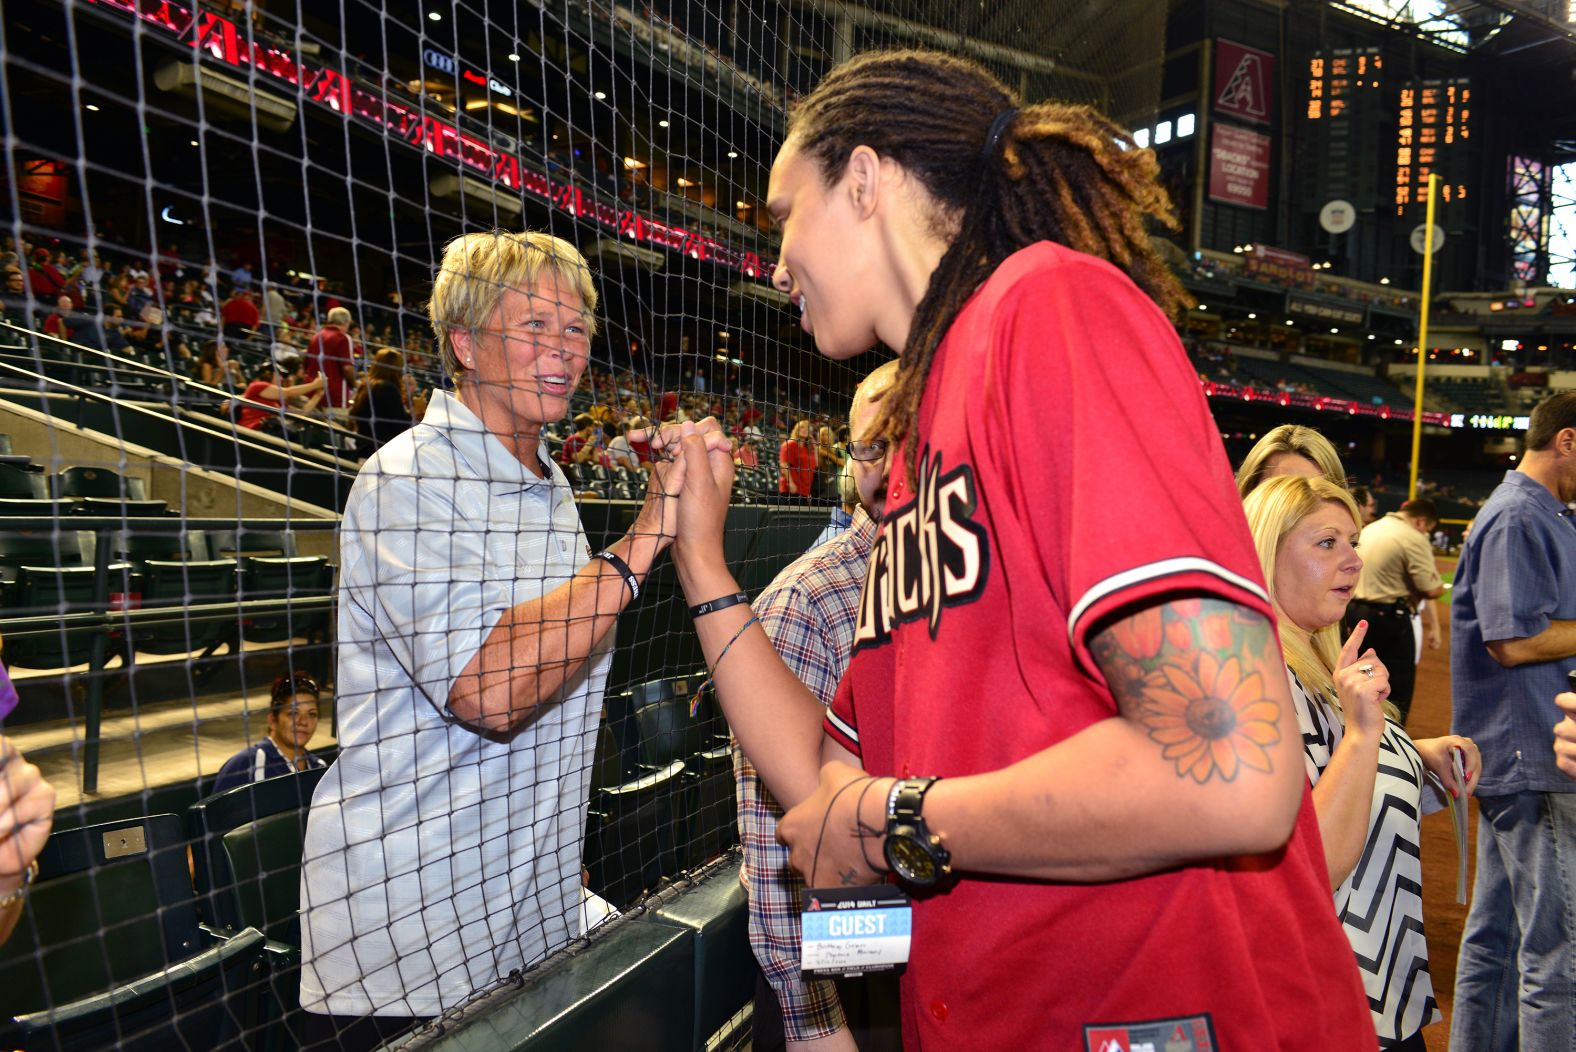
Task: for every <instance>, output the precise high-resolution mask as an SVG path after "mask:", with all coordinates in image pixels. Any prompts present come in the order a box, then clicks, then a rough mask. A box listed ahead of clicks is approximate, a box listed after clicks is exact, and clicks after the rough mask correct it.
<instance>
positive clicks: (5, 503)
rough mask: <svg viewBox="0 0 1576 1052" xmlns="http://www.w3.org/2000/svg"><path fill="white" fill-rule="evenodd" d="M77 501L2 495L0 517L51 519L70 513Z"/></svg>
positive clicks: (0, 498) (74, 508)
mask: <svg viewBox="0 0 1576 1052" xmlns="http://www.w3.org/2000/svg"><path fill="white" fill-rule="evenodd" d="M75 510H76V502H75V501H69V500H39V499H38V498H35V497H0V517H3V518H8V519H15V518H30V519H32V518H37V519H51V518H59V517H60V516H62V515H70V514H71V513H72V512H73V511H75Z"/></svg>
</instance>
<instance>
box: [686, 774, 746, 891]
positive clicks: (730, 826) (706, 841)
mask: <svg viewBox="0 0 1576 1052" xmlns="http://www.w3.org/2000/svg"><path fill="white" fill-rule="evenodd" d="M684 776H685V778H686V779H688V780H689V782H690V806H689V809H688V810H687V811H686V814H688V816H689V832H688V834H687V835H686V836H685V837H684V841H683V843H684V856H683V858H682V859H681V863H682V865H683V866H684V868H685V869H695V868H696V867H697V866H700V865H702V864H704V863H706V862H709V861H710V860H712V859H714V858H716V857H717V856H718V855H720V854H722V853H723V852H724V851H727V850H728V849H729V848H731V847H733V846H734V845H735V844H737V843H738V842H739V802H738V795H737V791H736V788H735V782H734V778H733V749H732V747H731V746H729V745H718V746H716V747H715V748H712V749H708V750H706V751H705V752H701V753H696V754H695V755H694V756H691V757H690V758H689V759H687V760H685V761H684Z"/></svg>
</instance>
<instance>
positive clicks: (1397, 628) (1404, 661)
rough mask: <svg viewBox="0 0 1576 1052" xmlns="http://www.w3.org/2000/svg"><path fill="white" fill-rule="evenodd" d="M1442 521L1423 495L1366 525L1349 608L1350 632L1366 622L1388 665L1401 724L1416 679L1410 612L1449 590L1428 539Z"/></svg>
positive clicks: (1371, 643)
mask: <svg viewBox="0 0 1576 1052" xmlns="http://www.w3.org/2000/svg"><path fill="white" fill-rule="evenodd" d="M1438 524H1439V515H1438V513H1437V512H1435V511H1434V502H1433V501H1431V500H1424V499H1421V498H1419V499H1418V500H1409V501H1407V502H1406V503H1405V504H1402V505H1401V510H1400V511H1392V512H1391V513H1390V514H1388V515H1384V516H1381V517H1380V518H1378V519H1376V520H1374V521H1373V522H1371V523H1369V524H1368V525H1367V526H1364V527H1363V537H1362V545H1363V573H1362V577H1361V578H1359V580H1358V582H1357V591H1356V593H1355V594H1354V596H1353V598H1352V603H1351V606H1350V607H1348V608H1347V613H1346V624H1347V630H1348V631H1350V630H1352V629H1354V628H1355V627H1356V625H1357V622H1358V621H1359V620H1366V621H1367V622H1368V645H1369V646H1371V647H1373V649H1374V652H1375V653H1377V654H1378V655H1379V660H1380V661H1383V662H1384V665H1385V668H1387V669H1389V670H1390V703H1391V704H1392V705H1394V706H1395V707H1396V711H1398V712H1399V713H1400V717H1399V719H1400V722H1401V725H1402V726H1403V727H1404V726H1406V717H1407V713H1408V712H1410V711H1411V708H1412V688H1413V685H1414V684H1415V683H1416V682H1417V640H1416V638H1415V636H1414V635H1413V631H1412V616H1413V614H1414V613H1415V612H1416V610H1417V605H1418V604H1419V603H1421V602H1424V601H1426V600H1429V599H1438V598H1439V597H1440V596H1441V595H1444V594H1445V582H1444V580H1443V579H1442V578H1441V577H1440V576H1439V568H1438V567H1437V566H1436V565H1435V564H1434V548H1433V545H1431V544H1430V543H1429V542H1428V535H1429V534H1430V533H1431V532H1433V529H1434V527H1435V526H1437V525H1438ZM1436 645H1438V644H1437V643H1436Z"/></svg>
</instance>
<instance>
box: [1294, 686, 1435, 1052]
mask: <svg viewBox="0 0 1576 1052" xmlns="http://www.w3.org/2000/svg"><path fill="white" fill-rule="evenodd" d="M1291 685H1292V697H1293V698H1294V699H1295V700H1296V705H1297V723H1298V725H1299V727H1300V728H1301V730H1302V750H1303V759H1304V760H1305V761H1306V763H1307V767H1308V781H1309V783H1310V784H1317V783H1318V781H1319V776H1320V775H1321V774H1323V773H1324V769H1325V767H1327V766H1328V765H1329V763H1330V756H1331V755H1332V754H1333V753H1334V752H1335V748H1336V746H1337V745H1339V744H1340V742H1341V732H1342V730H1343V726H1342V722H1341V715H1340V712H1339V711H1338V710H1337V709H1336V708H1335V707H1334V706H1333V705H1331V704H1330V703H1329V702H1328V701H1326V700H1324V699H1323V698H1319V697H1316V696H1314V695H1312V694H1310V692H1309V691H1308V690H1307V689H1306V688H1305V687H1304V686H1303V685H1302V683H1301V681H1299V680H1298V679H1297V677H1296V676H1292V677H1291ZM1426 777H1427V775H1426V773H1425V770H1424V767H1423V759H1422V757H1421V756H1419V755H1418V752H1417V747H1416V746H1414V745H1413V744H1412V739H1411V738H1409V737H1407V734H1406V731H1405V730H1403V729H1402V728H1401V726H1400V725H1399V724H1397V723H1396V722H1395V721H1393V720H1386V721H1385V729H1384V736H1383V738H1381V739H1380V742H1379V771H1378V774H1377V776H1376V777H1375V779H1374V799H1373V808H1372V809H1371V810H1370V811H1369V814H1368V838H1367V841H1366V842H1365V843H1364V845H1363V854H1362V857H1361V858H1360V859H1358V861H1357V868H1356V869H1354V870H1353V871H1352V873H1351V875H1350V876H1348V877H1347V878H1346V881H1345V882H1344V883H1343V884H1342V885H1341V886H1340V887H1339V888H1337V889H1335V911H1336V913H1337V914H1338V915H1339V916H1340V918H1341V925H1342V926H1343V927H1344V928H1345V929H1346V937H1347V938H1348V939H1350V940H1351V943H1352V949H1353V951H1355V952H1356V954H1357V966H1358V968H1359V970H1360V971H1361V972H1362V976H1363V987H1364V988H1365V989H1366V990H1367V991H1368V1005H1369V1007H1370V1008H1371V1009H1372V1010H1373V1017H1374V1029H1375V1030H1376V1031H1377V1032H1378V1034H1379V1047H1380V1048H1385V1047H1388V1046H1390V1045H1393V1044H1396V1043H1397V1042H1399V1041H1402V1040H1405V1039H1406V1038H1409V1037H1411V1036H1412V1035H1414V1034H1416V1033H1417V1032H1418V1031H1420V1030H1421V1029H1422V1028H1423V1027H1425V1026H1427V1025H1428V1024H1429V1023H1432V1022H1434V1021H1435V1020H1437V1019H1439V1018H1440V1013H1439V1006H1438V1005H1437V1004H1436V1003H1435V1001H1434V984H1433V980H1432V979H1430V978H1429V974H1428V943H1427V941H1426V940H1425V939H1424V937H1423V897H1422V891H1423V867H1422V859H1421V856H1420V854H1419V849H1418V820H1419V818H1420V817H1421V816H1422V813H1423V809H1424V798H1425V788H1424V783H1425V779H1426ZM1427 795H1428V798H1429V803H1430V805H1431V806H1429V807H1428V810H1429V811H1433V810H1435V809H1436V808H1435V807H1434V806H1432V805H1433V803H1434V801H1433V799H1432V797H1433V789H1432V787H1430V788H1429V789H1428V792H1427Z"/></svg>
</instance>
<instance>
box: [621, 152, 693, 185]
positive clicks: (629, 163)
mask: <svg viewBox="0 0 1576 1052" xmlns="http://www.w3.org/2000/svg"><path fill="white" fill-rule="evenodd" d="M645 166H646V162H645V161H642V160H640V159H639V158H638V157H626V158H624V167H625V168H630V169H639V168H644V167H645ZM679 185H680V186H688V185H689V184H688V183H686V182H685V181H684V180H682V179H681V180H679Z"/></svg>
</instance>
